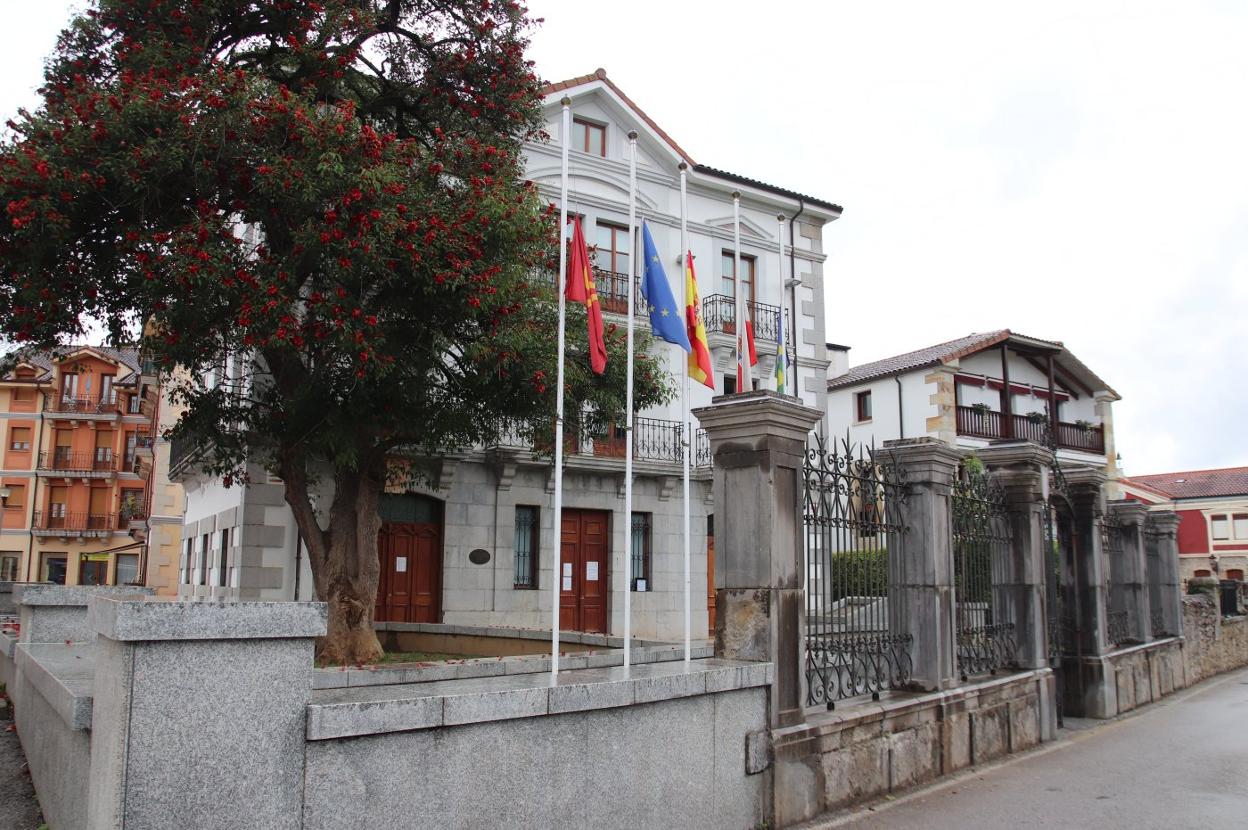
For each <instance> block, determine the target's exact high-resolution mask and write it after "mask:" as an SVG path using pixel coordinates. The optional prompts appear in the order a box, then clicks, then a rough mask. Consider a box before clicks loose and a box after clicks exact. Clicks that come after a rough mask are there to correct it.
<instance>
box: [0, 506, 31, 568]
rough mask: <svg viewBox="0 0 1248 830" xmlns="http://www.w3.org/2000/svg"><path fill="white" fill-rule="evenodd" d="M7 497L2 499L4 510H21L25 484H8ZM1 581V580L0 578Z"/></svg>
mask: <svg viewBox="0 0 1248 830" xmlns="http://www.w3.org/2000/svg"><path fill="white" fill-rule="evenodd" d="M6 486H7V487H8V488H9V497H8V498H7V499H5V500H4V507H5V509H6V510H22V509H24V508H25V507H26V485H25V484H8V485H6ZM0 581H3V580H0Z"/></svg>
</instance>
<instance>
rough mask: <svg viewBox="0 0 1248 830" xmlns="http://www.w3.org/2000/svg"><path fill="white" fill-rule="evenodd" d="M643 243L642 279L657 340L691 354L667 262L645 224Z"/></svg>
mask: <svg viewBox="0 0 1248 830" xmlns="http://www.w3.org/2000/svg"><path fill="white" fill-rule="evenodd" d="M641 239H642V253H643V254H644V255H645V263H646V270H645V273H644V274H643V275H642V278H641V296H642V297H644V298H645V300H646V310H647V311H648V312H649V313H650V330H651V331H652V332H653V333H654V336H655V337H661V338H663V339H664V340H666V341H667V342H668V343H675V344H676V345H677V346H680V347H681V348H682V349H684V350H685V351H689V335H688V334H687V333H686V332H685V315H684V314H683V313H682V312H681V309H680V307H679V306H677V305H676V298H675V297H673V296H672V287H671V286H670V285H668V283H667V272H665V271H664V270H663V261H662V260H661V259H660V258H659V252H658V250H657V249H656V248H655V247H654V239H653V238H652V237H651V236H650V226H649V225H648V224H646V223H645V222H642V223H641Z"/></svg>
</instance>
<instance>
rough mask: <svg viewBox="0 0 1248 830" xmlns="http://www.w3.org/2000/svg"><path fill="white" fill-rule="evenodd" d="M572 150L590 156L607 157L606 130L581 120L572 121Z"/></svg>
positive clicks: (598, 125)
mask: <svg viewBox="0 0 1248 830" xmlns="http://www.w3.org/2000/svg"><path fill="white" fill-rule="evenodd" d="M571 146H572V148H573V149H575V150H580V151H581V152H582V153H589V154H590V155H591V156H603V157H605V156H606V155H607V128H606V127H605V126H603V125H602V124H595V123H593V122H592V121H586V120H585V119H583V118H573V119H572V144H571Z"/></svg>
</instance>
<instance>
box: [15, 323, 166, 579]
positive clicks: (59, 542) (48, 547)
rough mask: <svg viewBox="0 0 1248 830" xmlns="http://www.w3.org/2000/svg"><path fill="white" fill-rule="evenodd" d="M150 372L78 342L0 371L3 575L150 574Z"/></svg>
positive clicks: (126, 356)
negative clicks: (58, 354)
mask: <svg viewBox="0 0 1248 830" xmlns="http://www.w3.org/2000/svg"><path fill="white" fill-rule="evenodd" d="M156 381H157V379H156V376H155V375H154V373H153V374H148V373H145V372H144V371H143V368H142V366H141V365H140V362H139V356H138V352H137V351H135V350H133V349H111V348H104V347H85V346H84V347H80V348H76V349H72V350H70V351H69V352H68V353H66V354H65V355H64V356H63V357H60V358H59V359H56V358H53V357H51V356H50V355H47V354H39V353H33V352H27V353H23V354H21V355H20V356H19V359H18V362H17V364H16V366H15V367H13V368H12V369H11V370H10V371H9V372H8V373H6V374H5V375H4V376H3V377H2V378H0V418H3V421H2V422H0V423H2V430H0V434H2V436H3V441H4V444H3V456H2V459H3V460H2V464H0V500H2V501H3V509H2V510H0V514H2V518H0V581H3V580H16V581H29V582H54V583H60V584H65V585H126V584H139V585H141V584H147V582H148V573H147V572H148V570H149V568H148V557H147V553H148V551H147V538H148V535H149V529H150V528H149V525H148V521H147V519H148V516H149V513H150V511H151V508H152V487H151V486H150V483H149V482H150V481H151V478H152V476H151V474H150V473H151V469H152V466H153V455H154V449H153V448H154V445H155V443H156V442H155V430H154V425H155V424H156V416H157V410H158V408H159V402H160V392H159V388H158V386H157V382H156Z"/></svg>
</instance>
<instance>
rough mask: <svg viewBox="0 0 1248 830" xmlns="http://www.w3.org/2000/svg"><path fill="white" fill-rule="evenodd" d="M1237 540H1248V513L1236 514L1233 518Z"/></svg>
mask: <svg viewBox="0 0 1248 830" xmlns="http://www.w3.org/2000/svg"><path fill="white" fill-rule="evenodd" d="M1231 523H1232V525H1233V526H1234V527H1233V530H1234V532H1235V538H1236V539H1248V513H1236V514H1235V515H1234V516H1232V517H1231Z"/></svg>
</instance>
